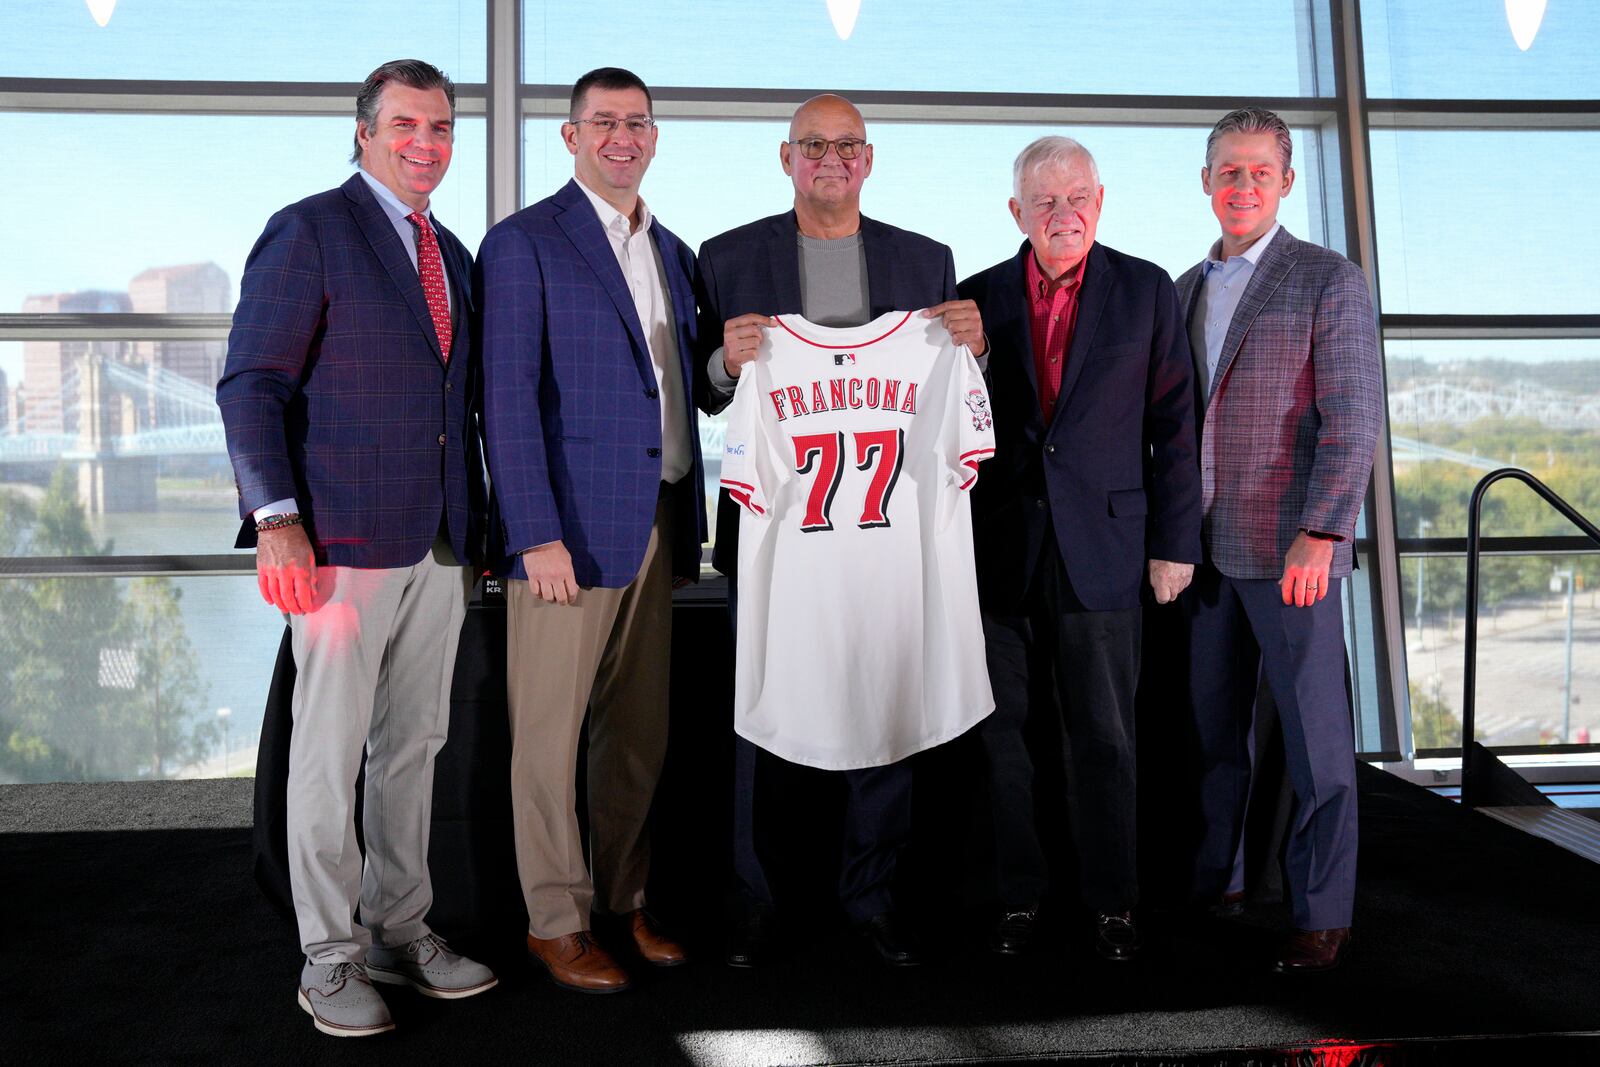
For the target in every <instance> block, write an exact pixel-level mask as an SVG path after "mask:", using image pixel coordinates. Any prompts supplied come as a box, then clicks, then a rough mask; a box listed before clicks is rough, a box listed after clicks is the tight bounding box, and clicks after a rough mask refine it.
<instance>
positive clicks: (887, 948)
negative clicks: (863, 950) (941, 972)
mask: <svg viewBox="0 0 1600 1067" xmlns="http://www.w3.org/2000/svg"><path fill="white" fill-rule="evenodd" d="M856 930H857V931H858V932H859V933H860V934H861V936H862V938H863V939H865V941H866V942H867V946H868V947H869V948H871V949H872V952H873V955H875V956H877V957H878V959H880V960H882V961H883V962H884V963H886V964H888V965H889V966H890V967H916V966H919V965H920V964H921V963H922V951H921V949H920V948H919V947H918V946H917V943H916V940H915V939H914V938H913V937H912V936H911V932H910V931H909V930H907V929H906V928H905V924H904V923H903V922H902V921H901V919H900V917H899V916H898V915H896V914H895V913H894V912H892V911H886V912H884V913H882V914H881V915H874V916H873V917H872V918H870V919H868V920H867V921H866V922H864V923H857V924H856Z"/></svg>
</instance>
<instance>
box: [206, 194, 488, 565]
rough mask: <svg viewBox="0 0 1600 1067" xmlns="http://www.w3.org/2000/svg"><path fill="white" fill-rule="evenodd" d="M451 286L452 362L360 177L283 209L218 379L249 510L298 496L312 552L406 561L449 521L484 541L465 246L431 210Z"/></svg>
mask: <svg viewBox="0 0 1600 1067" xmlns="http://www.w3.org/2000/svg"><path fill="white" fill-rule="evenodd" d="M433 228H434V230H435V232H436V233H437V234H438V237H439V249H440V252H441V255H442V258H443V260H444V269H445V274H446V276H447V277H448V279H449V282H450V286H451V293H452V296H453V298H454V306H453V308H452V313H451V318H452V329H453V338H454V339H453V341H452V343H451V358H450V361H449V363H448V364H447V363H445V362H444V360H443V358H442V356H441V353H440V348H439V339H438V338H437V337H436V336H435V334H434V327H433V316H432V314H431V313H430V312H429V310H428V304H427V300H426V299H425V298H424V297H423V295H422V281H421V279H420V278H419V276H418V274H417V268H416V267H414V266H412V265H411V258H410V257H409V256H408V255H407V254H406V249H405V245H404V244H403V243H402V242H401V240H400V236H399V234H397V233H396V232H395V229H394V226H393V225H392V224H391V223H390V221H389V217H388V215H386V214H385V213H384V210H383V207H382V205H381V204H379V202H378V199H377V197H375V196H374V195H373V193H372V190H371V189H370V188H369V187H368V186H367V183H366V181H365V179H363V178H362V177H361V175H359V174H355V175H352V176H351V177H350V180H349V181H347V182H345V183H344V184H343V185H342V186H340V187H339V188H337V189H331V190H329V191H328V192H325V193H318V194H317V195H316V196H312V197H308V198H307V199H305V200H302V201H300V202H299V203H297V204H291V205H290V206H288V207H286V208H284V209H283V210H282V211H279V212H278V213H277V214H275V215H273V216H272V218H271V219H269V220H268V221H267V228H266V230H265V231H263V233H262V234H261V238H260V240H258V241H257V242H256V245H255V247H254V248H253V249H252V250H251V252H250V258H249V259H248V260H246V262H245V268H244V277H243V279H242V280H241V281H240V283H239V304H238V307H236V308H235V309H234V313H233V329H232V331H231V332H230V333H229V334H228V358H227V362H226V364H225V365H224V367H223V373H222V380H221V381H220V382H218V383H217V404H218V406H219V407H221V409H222V421H223V425H224V427H225V429H226V431H227V438H228V455H229V457H230V458H231V459H232V460H233V470H234V480H235V482H236V483H237V486H238V490H239V514H240V517H241V518H242V519H243V520H244V523H243V527H242V528H241V530H240V534H239V539H238V541H237V543H236V546H235V547H238V548H251V547H254V545H255V543H256V542H255V524H254V522H253V521H252V520H251V515H252V513H253V512H254V511H255V509H256V508H259V507H261V506H263V505H265V504H270V503H272V502H273V501H276V500H282V499H284V498H286V497H293V498H295V500H296V502H297V503H298V504H299V507H300V514H301V516H302V517H303V518H304V520H305V527H306V533H307V535H308V536H309V537H310V539H311V545H312V548H313V550H314V551H315V552H316V557H317V560H318V562H320V563H325V564H331V565H333V566H347V567H369V568H375V567H409V566H411V565H413V564H415V563H416V562H417V561H418V560H420V559H422V557H423V556H424V555H425V554H426V553H427V552H428V551H429V549H430V548H431V547H432V545H433V541H434V538H435V537H436V536H437V535H438V533H439V529H440V520H441V518H443V519H444V521H445V524H446V526H447V528H448V533H449V537H450V543H451V545H452V546H453V547H454V549H455V552H456V555H457V558H459V559H461V560H463V561H473V560H475V559H476V557H477V556H478V555H479V554H480V553H479V544H478V542H479V538H480V535H481V522H480V521H479V519H480V518H481V515H482V512H483V505H484V495H485V494H484V486H483V475H482V452H481V444H480V435H479V422H478V409H477V406H476V398H477V397H478V396H479V394H480V392H481V386H480V383H479V380H478V371H477V364H476V360H475V359H474V357H473V354H472V353H473V343H472V326H471V324H472V318H473V316H472V289H471V284H470V282H471V276H472V256H471V255H470V254H469V253H468V252H467V250H466V248H465V247H463V246H462V244H461V242H460V241H459V240H457V239H456V237H455V235H454V234H452V233H451V232H450V231H449V230H447V229H445V228H444V226H442V225H440V224H439V222H438V220H437V219H435V220H434V223H433Z"/></svg>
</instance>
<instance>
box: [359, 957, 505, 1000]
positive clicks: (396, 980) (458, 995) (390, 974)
mask: <svg viewBox="0 0 1600 1067" xmlns="http://www.w3.org/2000/svg"><path fill="white" fill-rule="evenodd" d="M366 967H367V977H368V978H370V979H372V980H373V981H374V982H382V983H383V984H384V985H408V986H410V987H411V988H412V989H415V990H416V991H417V992H418V993H421V994H422V995H423V996H425V997H433V998H434V999H435V1000H460V999H462V998H463V997H475V996H477V995H478V994H479V993H487V992H488V991H489V990H491V989H493V988H494V987H495V986H497V985H499V984H500V979H498V978H491V979H489V980H488V981H487V982H480V983H478V984H477V985H474V986H465V987H463V988H461V989H451V988H448V987H446V986H436V985H429V984H428V983H426V982H419V981H417V980H416V979H415V978H412V977H411V976H410V975H408V974H405V973H404V972H402V971H389V970H385V969H384V968H382V967H374V966H373V965H372V964H370V963H369V964H367V965H366Z"/></svg>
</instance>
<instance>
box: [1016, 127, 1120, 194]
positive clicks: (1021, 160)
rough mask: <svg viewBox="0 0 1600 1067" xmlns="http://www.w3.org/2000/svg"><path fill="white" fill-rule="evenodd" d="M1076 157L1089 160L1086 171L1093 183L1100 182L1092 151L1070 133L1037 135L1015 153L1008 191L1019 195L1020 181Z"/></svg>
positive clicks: (1020, 190)
mask: <svg viewBox="0 0 1600 1067" xmlns="http://www.w3.org/2000/svg"><path fill="white" fill-rule="evenodd" d="M1079 160H1082V161H1084V162H1085V163H1087V164H1089V175H1090V176H1091V177H1092V178H1094V184H1095V187H1096V188H1098V187H1099V185H1100V168H1099V167H1098V166H1096V165H1095V161H1094V154H1093V153H1092V152H1090V151H1089V150H1088V149H1087V148H1085V147H1083V145H1081V144H1079V143H1078V142H1077V141H1074V140H1073V139H1072V138H1070V137H1041V138H1039V139H1038V140H1037V141H1035V142H1033V143H1032V144H1031V145H1029V146H1028V147H1027V148H1024V149H1023V150H1022V151H1021V152H1020V153H1018V154H1017V161H1016V162H1015V163H1013V164H1012V165H1011V195H1012V196H1014V197H1016V198H1017V199H1018V200H1021V199H1022V182H1023V180H1024V179H1026V178H1031V177H1032V176H1033V175H1035V174H1037V173H1039V172H1040V171H1041V170H1046V169H1049V168H1054V167H1067V166H1070V165H1071V164H1073V163H1076V162H1078V161H1079Z"/></svg>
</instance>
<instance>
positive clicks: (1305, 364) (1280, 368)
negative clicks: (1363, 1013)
mask: <svg viewBox="0 0 1600 1067" xmlns="http://www.w3.org/2000/svg"><path fill="white" fill-rule="evenodd" d="M1290 148H1291V144H1290V139H1289V128H1288V126H1286V125H1285V124H1284V122H1283V120H1282V119H1280V118H1279V117H1278V116H1277V115H1275V114H1273V113H1272V112H1270V111H1267V110H1265V109H1263V108H1242V109H1239V110H1237V111H1233V112H1230V113H1229V114H1227V115H1225V116H1223V118H1222V119H1221V121H1219V122H1218V123H1217V125H1216V127H1215V128H1214V129H1213V130H1212V131H1211V136H1210V138H1209V140H1208V141H1207V142H1206V165H1205V167H1204V168H1202V170H1201V172H1200V179H1201V185H1202V187H1203V188H1204V189H1205V191H1206V193H1207V195H1208V196H1210V198H1211V207H1212V210H1213V212H1215V214H1216V216H1217V219H1218V220H1219V221H1220V222H1221V224H1222V237H1221V239H1220V240H1219V241H1218V242H1217V243H1216V244H1215V245H1213V246H1212V249H1211V253H1210V255H1209V256H1208V257H1207V258H1206V259H1205V260H1204V261H1202V262H1201V263H1199V264H1197V265H1196V266H1194V267H1192V268H1190V269H1189V270H1188V271H1186V272H1185V273H1184V275H1183V276H1182V277H1181V278H1180V279H1179V280H1178V296H1179V300H1180V302H1181V303H1180V306H1181V307H1182V308H1183V309H1184V313H1185V316H1186V321H1187V323H1188V328H1189V337H1190V347H1191V350H1192V352H1193V355H1194V363H1195V376H1196V385H1197V388H1196V396H1197V403H1196V409H1197V411H1198V413H1199V414H1200V474H1201V494H1202V500H1201V508H1202V511H1203V515H1204V518H1203V520H1202V528H1201V538H1202V542H1203V545H1204V550H1205V563H1204V564H1203V565H1202V566H1201V567H1200V568H1199V569H1198V571H1197V572H1196V574H1195V579H1194V584H1193V585H1191V586H1190V588H1189V589H1188V590H1187V591H1186V592H1185V593H1184V595H1183V598H1182V600H1183V603H1184V604H1185V606H1186V608H1187V610H1188V613H1189V618H1190V649H1189V654H1190V663H1189V688H1190V697H1191V700H1192V707H1193V716H1194V722H1195V725H1196V727H1197V730H1198V736H1199V742H1200V749H1201V753H1202V756H1203V759H1204V768H1203V775H1204V777H1203V779H1202V789H1201V808H1202V815H1203V818H1204V836H1203V839H1202V842H1201V846H1200V851H1199V855H1198V857H1197V863H1196V883H1195V889H1196V892H1197V894H1198V895H1199V896H1200V897H1201V898H1202V899H1205V900H1209V901H1212V902H1219V903H1221V904H1223V905H1224V906H1227V907H1232V906H1236V905H1237V904H1238V903H1239V902H1241V901H1242V899H1243V889H1244V886H1243V882H1242V867H1241V865H1240V864H1239V863H1238V862H1237V860H1238V857H1239V848H1240V837H1241V833H1242V826H1243V818H1244V808H1245V802H1246V800H1247V799H1248V796H1249V791H1250V773H1251V762H1252V754H1251V718H1252V710H1253V702H1254V697H1255V694H1256V690H1257V686H1258V683H1259V679H1260V677H1261V676H1262V675H1265V678H1266V682H1267V685H1268V687H1269V688H1270V690H1271V692H1272V697H1273V701H1274V702H1275V703H1276V704H1277V707H1278V713H1279V716H1280V718H1281V722H1282V726H1283V739H1284V755H1285V761H1286V763H1287V765H1288V769H1289V777H1290V780H1291V782H1292V784H1293V786H1294V795H1295V812H1294V817H1293V822H1292V824H1291V826H1290V829H1289V841H1288V883H1289V891H1290V895H1291V900H1292V903H1293V909H1294V922H1295V926H1296V930H1295V932H1294V934H1293V935H1292V936H1291V937H1290V938H1289V939H1288V941H1287V943H1286V944H1285V946H1284V948H1283V951H1282V952H1281V953H1280V955H1279V958H1278V962H1277V970H1279V971H1282V972H1305V971H1317V970H1326V969H1328V968H1330V967H1333V966H1336V965H1337V964H1338V963H1339V960H1340V957H1341V956H1342V954H1343V951H1344V947H1345V945H1346V944H1347V943H1348V941H1349V935H1350V929H1349V928H1350V917H1351V909H1352V904H1353V901H1354V897H1355V877H1356V793H1355V751H1354V742H1353V732H1352V726H1351V713H1350V701H1349V696H1348V691H1347V689H1346V685H1345V646H1344V620H1343V614H1342V612H1341V610H1340V604H1341V595H1340V594H1341V589H1340V584H1339V583H1340V581H1341V580H1342V579H1344V578H1346V577H1348V576H1349V575H1350V572H1351V567H1352V558H1353V552H1352V543H1353V541H1354V538H1355V524H1356V516H1357V513H1358V512H1359V511H1360V509H1361V502H1362V499H1363V497H1364V495H1365V493H1366V486H1367V478H1368V476H1369V474H1370V473H1371V470H1372V456H1373V452H1374V450H1375V448H1376V446H1377V439H1378V433H1379V431H1380V430H1381V429H1382V426H1383V401H1382V377H1381V374H1382V370H1381V367H1380V364H1379V355H1378V338H1377V323H1376V319H1375V317H1374V315H1373V310H1372V301H1371V298H1370V296H1369V295H1368V291H1367V282H1366V278H1365V276H1364V275H1363V274H1362V273H1361V270H1360V269H1359V268H1357V267H1356V266H1355V265H1354V264H1353V263H1351V262H1350V261H1349V260H1347V259H1345V258H1344V257H1343V256H1341V255H1339V254H1338V253H1336V252H1332V251H1329V250H1328V249H1325V248H1321V247H1319V246H1317V245H1312V244H1306V243H1305V242H1303V241H1298V240H1296V239H1295V238H1294V237H1293V236H1291V235H1290V234H1289V232H1288V231H1287V230H1285V229H1283V227H1282V226H1280V225H1279V224H1278V221H1277V215H1278V204H1279V201H1280V200H1281V199H1282V198H1283V197H1284V196H1286V195H1287V194H1288V193H1289V190H1290V189H1291V188H1292V186H1293V185H1294V171H1293V169H1291V167H1290V165H1289V164H1290Z"/></svg>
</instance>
